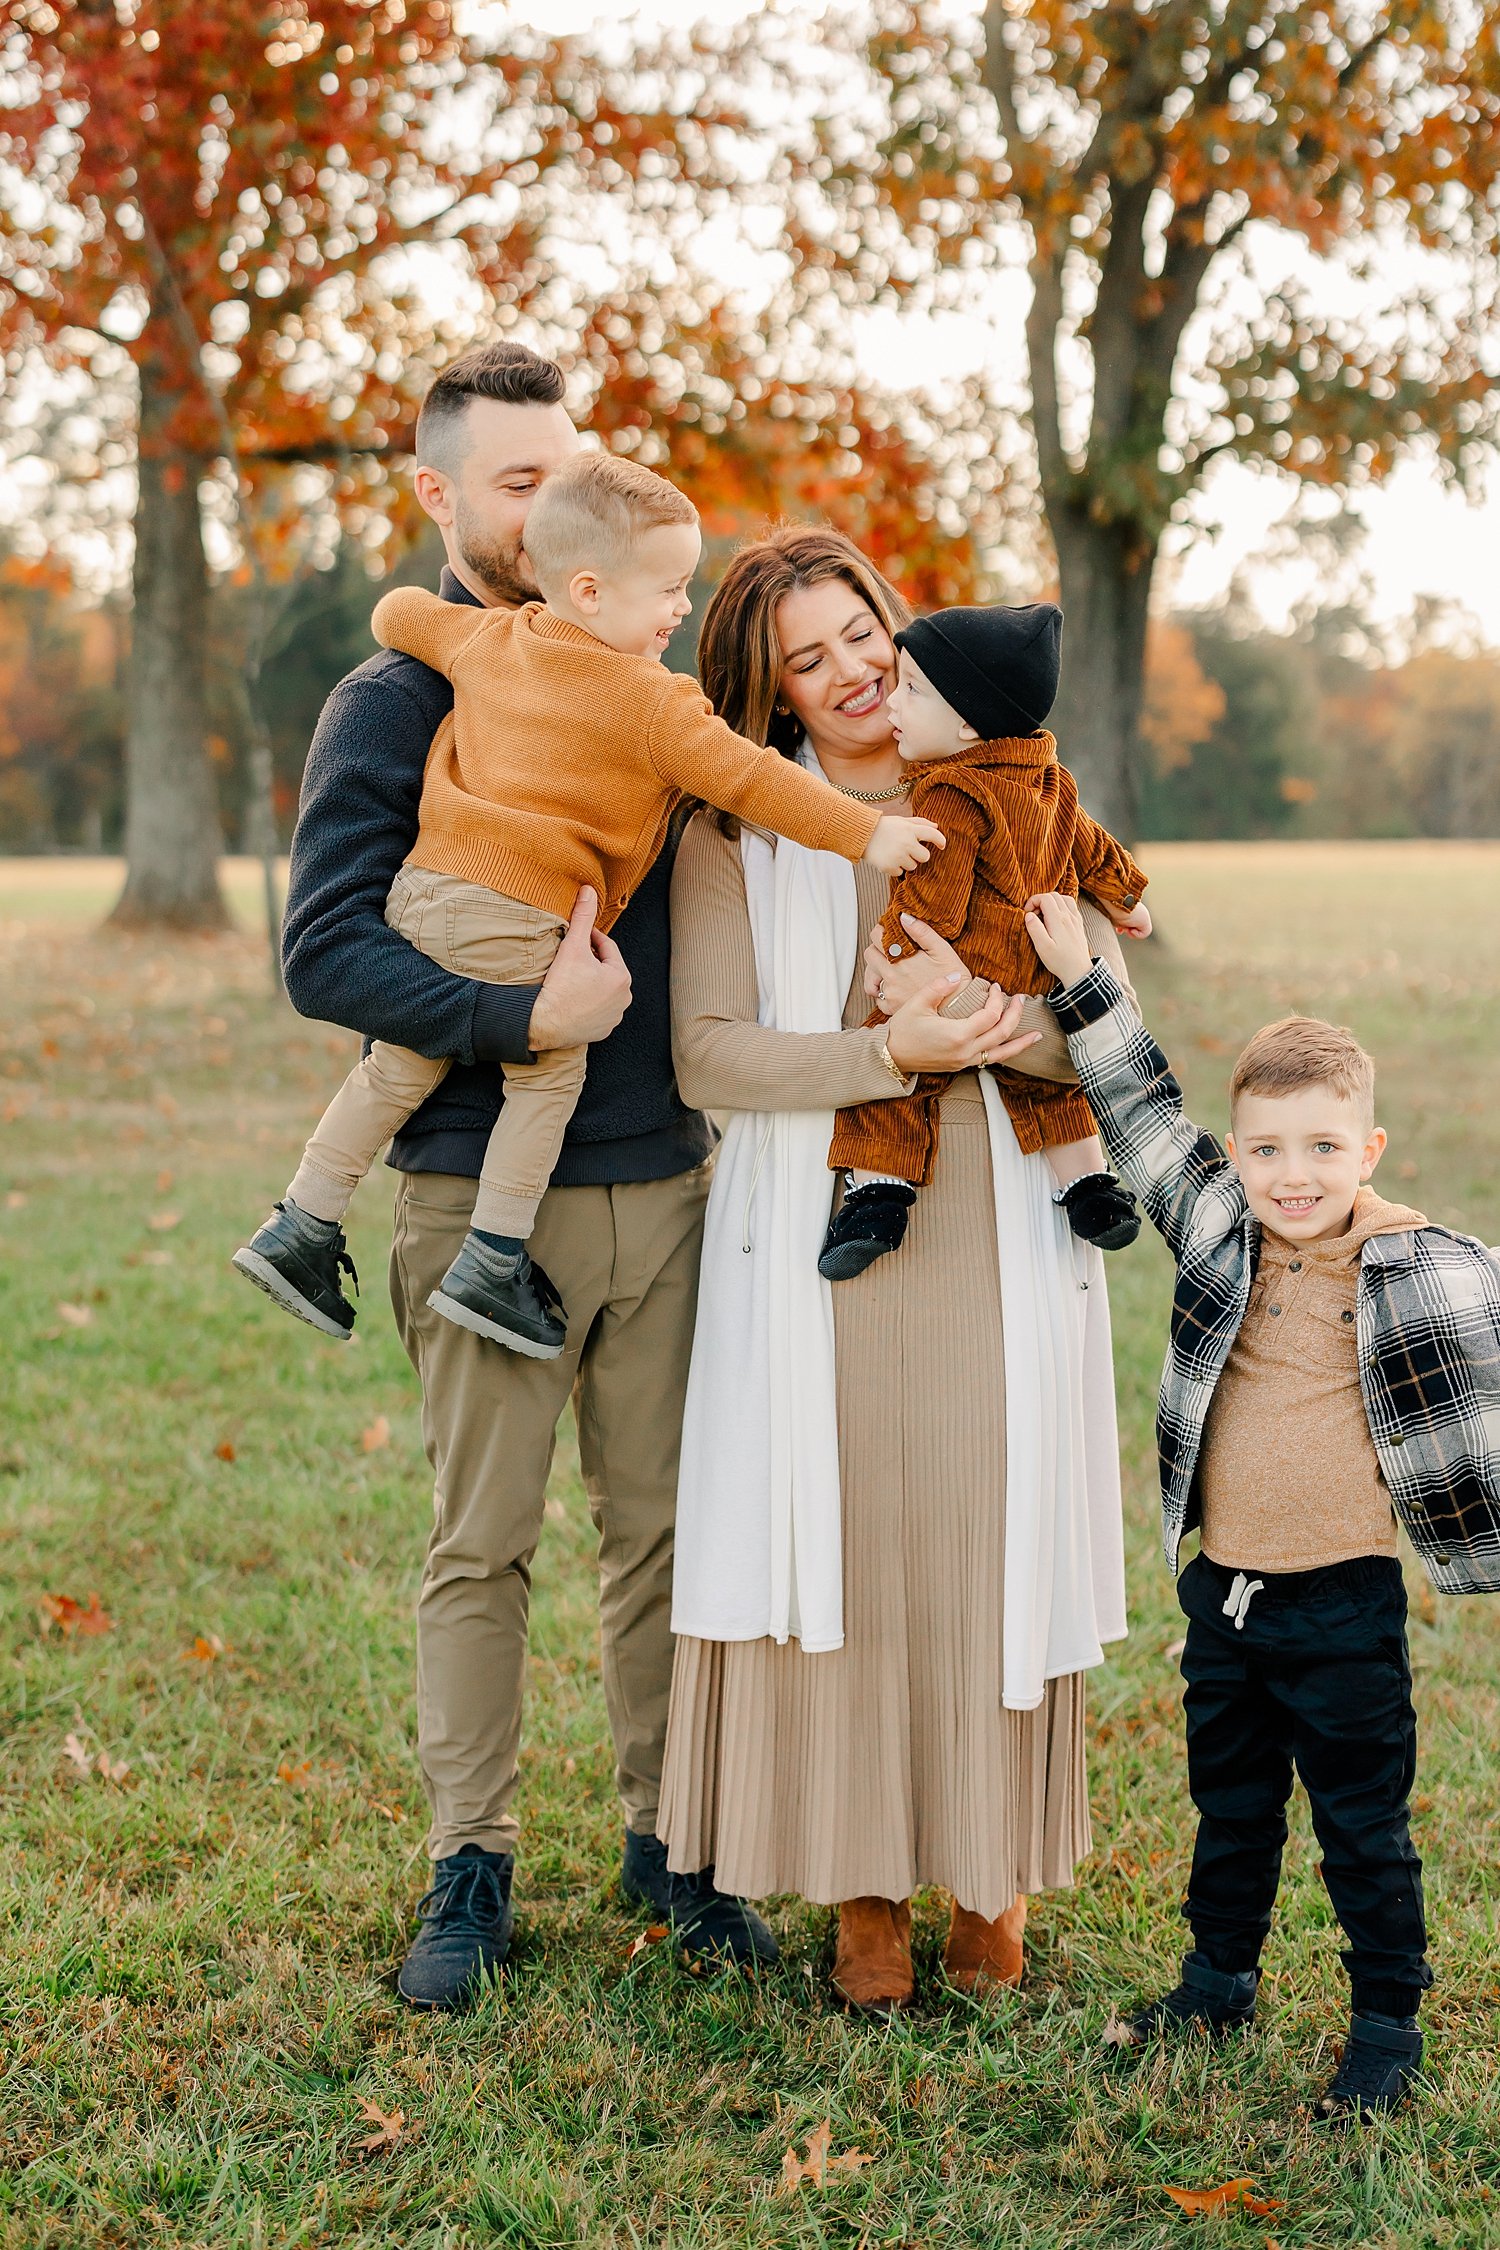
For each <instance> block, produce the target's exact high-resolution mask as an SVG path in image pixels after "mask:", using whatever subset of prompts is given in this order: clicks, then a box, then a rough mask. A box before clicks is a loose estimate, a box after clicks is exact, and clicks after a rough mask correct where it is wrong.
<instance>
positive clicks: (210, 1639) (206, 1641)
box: [182, 1633, 229, 1664]
mask: <svg viewBox="0 0 1500 2250" xmlns="http://www.w3.org/2000/svg"><path fill="white" fill-rule="evenodd" d="M228 1654H229V1644H228V1642H227V1641H221V1640H220V1638H219V1636H218V1634H217V1633H197V1634H195V1635H194V1636H193V1645H192V1647H191V1648H185V1649H184V1650H183V1652H182V1657H183V1662H184V1663H188V1662H192V1663H194V1664H212V1663H213V1661H214V1659H215V1658H216V1657H219V1656H227V1655H228Z"/></svg>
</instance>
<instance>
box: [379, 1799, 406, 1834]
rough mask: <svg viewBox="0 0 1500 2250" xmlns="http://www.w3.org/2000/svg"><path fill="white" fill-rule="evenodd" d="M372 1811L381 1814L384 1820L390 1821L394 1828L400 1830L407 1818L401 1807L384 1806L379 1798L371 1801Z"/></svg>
mask: <svg viewBox="0 0 1500 2250" xmlns="http://www.w3.org/2000/svg"><path fill="white" fill-rule="evenodd" d="M370 1810H371V1812H373V1813H379V1815H380V1817H381V1819H382V1820H388V1821H389V1822H390V1824H391V1826H392V1827H393V1828H399V1827H400V1826H401V1823H402V1821H403V1820H405V1818H406V1815H405V1813H404V1812H403V1811H402V1810H401V1807H400V1806H399V1805H383V1804H381V1802H380V1800H379V1798H378V1797H372V1798H371V1799H370Z"/></svg>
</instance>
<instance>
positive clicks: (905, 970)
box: [865, 914, 969, 1016]
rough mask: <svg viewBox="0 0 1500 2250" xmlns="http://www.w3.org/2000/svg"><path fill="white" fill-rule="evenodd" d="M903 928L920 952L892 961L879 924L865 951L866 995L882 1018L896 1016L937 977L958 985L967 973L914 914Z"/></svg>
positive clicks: (944, 942) (942, 940)
mask: <svg viewBox="0 0 1500 2250" xmlns="http://www.w3.org/2000/svg"><path fill="white" fill-rule="evenodd" d="M901 927H902V929H903V930H905V932H906V934H907V936H908V937H909V938H910V939H911V941H912V944H913V945H915V946H916V947H917V948H918V949H919V950H918V951H917V952H915V953H906V954H903V955H902V957H901V959H900V960H899V961H892V960H891V959H890V958H889V956H888V955H887V953H886V950H885V930H884V927H883V925H882V924H881V923H879V922H877V923H876V925H875V927H874V929H873V930H871V932H870V942H869V944H868V945H867V946H866V947H865V993H866V996H867V997H868V998H869V999H871V1000H873V1001H874V1003H875V1005H876V1007H877V1008H878V1009H879V1010H880V1012H881V1014H882V1015H885V1016H893V1015H894V1014H895V1013H896V1010H897V1009H898V1008H899V1007H901V1006H902V1005H903V1004H904V1003H905V1002H906V1001H908V1000H912V999H914V998H915V997H916V995H917V994H918V993H919V992H925V991H926V990H927V987H928V986H929V985H930V984H931V982H932V980H933V978H934V977H947V978H949V979H950V981H951V982H953V983H954V984H955V985H956V984H958V983H961V982H962V980H963V979H964V978H965V977H967V975H968V973H969V972H968V970H967V969H966V968H965V967H964V964H963V962H962V961H961V960H960V959H959V957H958V955H957V954H956V953H955V952H954V950H953V948H952V946H951V945H950V944H949V943H948V940H947V939H946V938H940V937H939V936H938V934H937V931H936V930H934V929H933V928H932V927H931V925H930V924H929V923H926V922H919V921H918V919H917V917H916V915H915V914H903V915H902V917H901Z"/></svg>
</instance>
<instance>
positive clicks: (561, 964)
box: [526, 885, 630, 1055]
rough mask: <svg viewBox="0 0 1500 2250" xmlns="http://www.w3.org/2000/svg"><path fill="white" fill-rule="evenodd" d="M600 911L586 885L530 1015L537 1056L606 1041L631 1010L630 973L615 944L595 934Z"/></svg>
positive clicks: (530, 1043) (530, 1042)
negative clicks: (555, 1049) (559, 1048)
mask: <svg viewBox="0 0 1500 2250" xmlns="http://www.w3.org/2000/svg"><path fill="white" fill-rule="evenodd" d="M598 911H599V900H598V897H597V896H596V894H595V893H594V892H593V891H591V890H590V889H589V888H588V887H587V885H585V887H584V888H583V889H582V890H581V891H580V892H579V894H578V899H577V903H576V905H575V906H574V908H573V913H572V917H571V919H570V920H569V923H568V927H567V931H566V934H565V935H564V937H563V940H562V943H561V944H560V945H559V946H558V949H557V952H556V953H555V954H554V956H553V960H552V966H551V968H550V969H549V970H548V971H547V974H546V975H545V977H543V979H542V989H541V991H540V992H539V993H538V994H537V996H536V1004H535V1006H534V1007H533V1008H532V1011H531V1028H530V1030H529V1031H528V1032H527V1034H526V1044H527V1045H528V1046H529V1047H530V1049H531V1051H532V1053H533V1054H534V1055H540V1054H543V1053H545V1052H546V1050H547V1049H548V1048H550V1047H586V1046H588V1045H590V1044H591V1042H592V1041H594V1040H596V1039H607V1038H608V1037H609V1034H610V1033H611V1032H612V1031H613V1030H614V1028H615V1025H616V1024H617V1023H618V1022H619V1020H620V1018H621V1016H623V1015H624V1013H625V1010H626V1009H627V1008H628V1007H629V1006H630V971H629V970H628V969H627V968H626V966H625V962H624V958H623V956H622V954H621V952H620V948H619V947H618V946H617V945H616V943H615V941H614V939H613V938H610V937H605V935H604V934H603V932H602V931H600V930H596V929H595V928H594V916H595V915H596V914H597V913H598Z"/></svg>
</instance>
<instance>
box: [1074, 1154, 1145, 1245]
mask: <svg viewBox="0 0 1500 2250" xmlns="http://www.w3.org/2000/svg"><path fill="white" fill-rule="evenodd" d="M1052 1200H1053V1202H1054V1203H1055V1204H1056V1205H1057V1206H1058V1208H1059V1209H1060V1210H1062V1211H1066V1212H1067V1214H1068V1224H1069V1226H1070V1227H1071V1228H1072V1229H1073V1232H1074V1233H1075V1234H1076V1235H1077V1237H1078V1239H1079V1241H1080V1242H1092V1244H1093V1245H1094V1248H1095V1249H1096V1250H1128V1249H1129V1247H1130V1245H1131V1243H1132V1242H1134V1240H1135V1238H1136V1236H1137V1235H1138V1234H1139V1233H1140V1231H1141V1214H1140V1212H1139V1211H1138V1210H1137V1209H1136V1201H1135V1197H1134V1196H1133V1195H1132V1194H1131V1192H1130V1190H1129V1188H1126V1187H1121V1185H1120V1183H1119V1181H1118V1180H1117V1179H1116V1178H1115V1176H1114V1173H1113V1172H1085V1173H1084V1175H1083V1178H1082V1179H1081V1180H1070V1181H1069V1182H1068V1184H1067V1186H1066V1187H1065V1188H1059V1189H1058V1191H1057V1193H1056V1195H1054V1196H1053V1198H1052Z"/></svg>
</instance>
